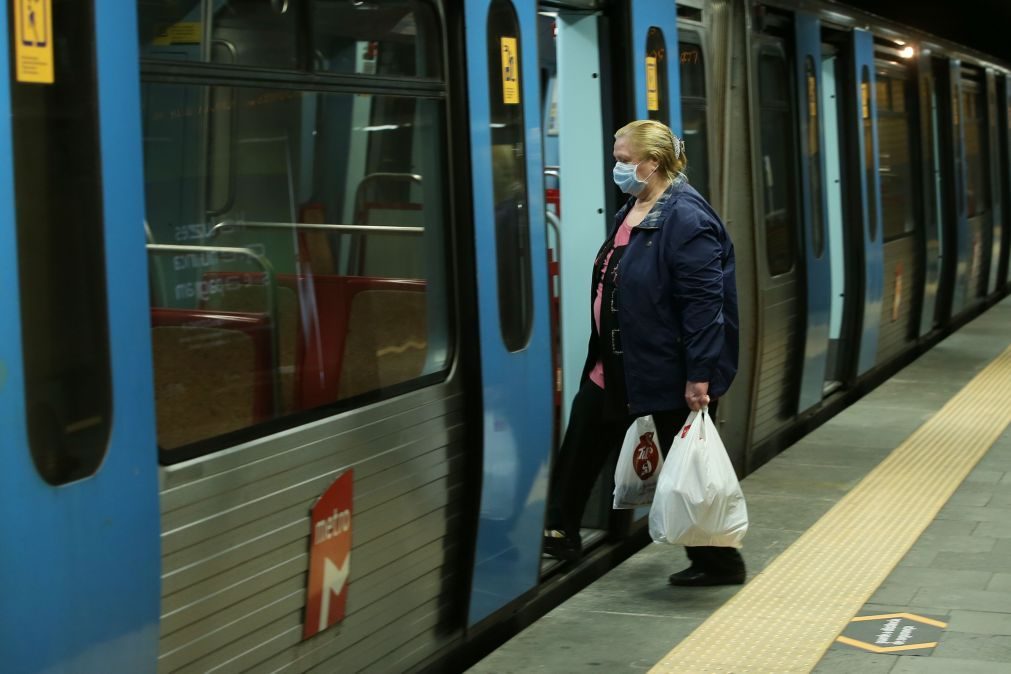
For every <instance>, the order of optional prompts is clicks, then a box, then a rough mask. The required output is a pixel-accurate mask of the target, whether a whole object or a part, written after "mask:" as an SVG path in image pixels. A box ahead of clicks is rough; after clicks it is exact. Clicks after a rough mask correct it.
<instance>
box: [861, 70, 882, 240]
mask: <svg viewBox="0 0 1011 674" xmlns="http://www.w3.org/2000/svg"><path fill="white" fill-rule="evenodd" d="M860 116H861V118H862V119H863V136H864V187H865V188H866V190H867V218H868V221H869V225H870V239H871V241H876V240H877V238H878V204H877V188H876V181H877V176H876V175H875V173H874V119H873V118H872V117H871V74H870V69H869V68H868V67H867V66H864V67H863V69H862V70H861V73H860Z"/></svg>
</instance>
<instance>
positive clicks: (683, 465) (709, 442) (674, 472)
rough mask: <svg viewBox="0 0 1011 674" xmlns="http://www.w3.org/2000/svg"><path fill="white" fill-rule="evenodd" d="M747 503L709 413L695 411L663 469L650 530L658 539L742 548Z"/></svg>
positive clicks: (686, 543) (672, 542) (661, 541)
mask: <svg viewBox="0 0 1011 674" xmlns="http://www.w3.org/2000/svg"><path fill="white" fill-rule="evenodd" d="M747 532H748V508H747V506H746V505H745V504H744V494H743V493H742V492H741V485H740V483H738V481H737V475H736V474H735V473H734V467H733V465H732V464H731V463H730V457H729V456H727V451H726V449H725V448H724V447H723V442H721V441H720V436H719V434H718V433H717V432H716V426H715V425H714V424H713V421H712V419H711V418H710V416H709V413H708V412H707V411H705V410H703V412H702V413H699V412H692V413H691V415H689V417H688V420H687V421H686V422H685V426H684V428H683V429H682V430H681V432H680V433H678V434H677V437H676V438H675V439H674V444H673V445H672V446H671V449H670V452H669V453H668V454H667V462H666V463H665V464H664V466H663V470H662V471H661V472H660V480H659V482H658V483H657V488H656V496H655V497H654V499H653V507H652V508H651V509H650V511H649V533H650V536H652V537H653V540H654V541H656V542H657V543H671V544H674V545H689V546H696V545H714V546H719V547H729V548H739V547H741V541H742V540H743V538H744V534H746V533H747Z"/></svg>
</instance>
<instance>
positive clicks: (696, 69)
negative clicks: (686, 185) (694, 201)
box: [679, 31, 710, 199]
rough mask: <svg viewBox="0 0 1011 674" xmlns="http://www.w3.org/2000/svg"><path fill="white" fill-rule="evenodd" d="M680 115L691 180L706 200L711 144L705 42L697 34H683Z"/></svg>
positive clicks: (681, 41)
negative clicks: (709, 140)
mask: <svg viewBox="0 0 1011 674" xmlns="http://www.w3.org/2000/svg"><path fill="white" fill-rule="evenodd" d="M679 38H680V45H681V47H680V48H681V57H680V61H681V115H682V118H683V123H684V141H685V154H687V155H688V156H689V157H690V158H691V164H690V165H689V167H688V177H689V179H690V180H691V183H692V185H693V186H694V187H695V189H697V190H698V191H699V194H701V195H702V196H703V197H705V198H706V199H709V198H710V194H709V142H708V137H707V134H708V124H707V119H706V114H707V112H706V63H705V57H704V53H703V50H702V40H701V39H700V37H699V35H698V33H696V32H694V31H681V33H680V36H679Z"/></svg>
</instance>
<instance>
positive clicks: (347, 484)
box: [302, 470, 353, 639]
mask: <svg viewBox="0 0 1011 674" xmlns="http://www.w3.org/2000/svg"><path fill="white" fill-rule="evenodd" d="M352 474H353V473H352V471H351V470H348V471H346V472H345V473H342V474H341V476H340V477H338V478H337V479H336V480H335V481H334V483H333V484H331V485H330V487H329V488H328V489H327V490H326V491H325V492H323V495H322V496H320V498H319V501H317V502H316V505H314V506H313V507H312V518H311V521H312V525H311V526H312V540H311V542H310V544H309V587H308V589H307V598H306V606H305V626H304V627H303V629H302V638H303V639H308V638H309V637H311V636H312V635H314V634H316V633H317V632H321V631H323V630H325V629H326V628H328V627H330V626H331V625H334V624H336V623H339V622H340V621H341V620H344V607H345V606H346V605H347V601H348V578H349V576H350V575H351V493H352V492H351V485H352Z"/></svg>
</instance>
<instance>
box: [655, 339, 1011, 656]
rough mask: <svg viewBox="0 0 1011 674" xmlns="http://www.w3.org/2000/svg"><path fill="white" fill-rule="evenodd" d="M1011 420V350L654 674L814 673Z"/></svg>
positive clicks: (705, 624) (976, 378)
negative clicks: (833, 644)
mask: <svg viewBox="0 0 1011 674" xmlns="http://www.w3.org/2000/svg"><path fill="white" fill-rule="evenodd" d="M1009 422H1011V347H1009V348H1008V349H1007V350H1005V351H1004V353H1002V354H1001V355H1000V356H998V357H997V358H996V359H995V360H994V361H993V362H991V363H990V364H989V365H988V366H987V367H986V368H985V369H984V370H983V371H982V372H980V373H979V374H978V375H976V377H974V378H973V379H972V381H970V382H969V383H968V384H967V385H966V386H965V388H963V389H962V390H961V391H959V392H958V393H957V394H956V395H955V396H954V397H953V398H952V399H951V400H949V401H948V402H947V404H945V405H944V407H942V408H941V409H940V410H939V411H938V412H937V414H935V415H934V416H933V417H931V418H930V419H929V420H928V421H927V422H926V423H924V424H923V425H922V426H921V427H920V428H918V429H917V430H916V431H915V432H913V434H912V435H910V436H909V438H907V439H906V440H905V441H904V442H903V443H902V444H901V445H899V446H898V447H897V448H896V449H895V450H894V451H893V452H892V453H891V454H889V455H888V457H887V458H885V460H884V461H882V462H881V464H880V465H878V466H877V467H876V468H875V469H874V470H873V471H871V472H870V473H869V474H868V475H867V476H866V477H865V478H864V479H863V480H862V481H861V482H860V483H859V484H858V485H857V486H856V487H854V488H853V490H852V491H851V492H850V493H849V494H847V495H846V496H845V497H843V498H842V500H840V501H839V502H838V503H836V505H835V506H834V507H833V508H832V509H831V510H830V511H829V512H827V513H826V514H825V515H824V516H823V517H822V518H821V519H820V520H818V522H817V523H815V525H814V526H812V527H811V528H810V529H808V530H807V531H806V532H805V533H804V534H803V535H802V536H801V537H800V538H798V539H797V541H796V542H795V543H794V544H793V545H791V546H790V547H789V548H787V550H786V551H785V552H783V554H782V555H780V556H779V557H778V558H777V559H776V560H775V561H773V562H772V564H770V565H769V566H768V567H767V568H766V569H765V570H764V571H763V572H762V573H761V574H759V575H758V576H756V577H755V578H754V579H753V580H751V581H750V582H749V583H748V584H747V585H746V586H744V588H742V589H741V591H740V592H738V593H737V594H736V595H735V596H734V597H733V598H732V599H731V600H730V601H728V602H727V603H726V604H724V605H723V606H722V607H721V608H720V609H719V610H718V611H716V612H715V613H714V614H713V615H712V616H711V617H710V618H709V619H708V620H707V621H706V622H705V623H703V624H702V625H701V626H699V628H698V629H696V630H695V631H694V632H693V633H692V634H691V635H689V636H688V637H687V638H686V639H685V640H684V641H682V642H681V643H680V644H678V646H677V647H675V648H674V650H672V651H671V652H670V653H668V654H667V655H666V656H665V657H664V658H663V659H662V660H661V661H660V662H659V663H657V664H656V666H655V667H654V668H653V669H652V670H650V671H651V672H657V673H659V672H676V673H678V674H686V673H687V674H703V673H709V672H720V673H722V672H733V673H734V674H741V673H743V672H770V673H771V672H775V673H777V674H779V673H784V672H809V671H811V669H813V668H814V667H815V665H817V664H818V661H819V660H820V659H821V657H822V656H823V655H824V653H825V650H826V649H827V648H828V647H829V646H830V645H831V644H832V642H833V641H834V640H835V638H836V636H837V635H838V634H839V633H840V632H842V630H843V629H844V628H845V627H846V623H847V622H848V621H849V620H850V618H852V617H853V616H854V614H856V612H857V611H858V610H859V609H860V608H861V607H862V606H863V605H864V604H865V603H867V600H868V599H869V598H870V597H871V595H872V594H873V593H874V591H875V589H877V587H878V586H879V585H881V583H882V582H883V581H884V580H885V578H887V577H888V574H889V573H890V572H891V571H892V569H893V568H894V567H895V565H896V564H897V563H898V562H899V560H901V559H902V557H903V556H904V555H905V553H906V552H907V551H908V550H909V548H910V547H911V546H912V545H913V543H914V542H915V541H916V539H917V538H919V536H920V534H921V533H922V532H923V530H924V529H925V528H926V527H927V525H929V524H930V523H931V521H933V519H934V517H935V516H936V515H937V512H938V510H940V509H941V506H943V505H944V503H945V502H946V501H947V500H948V498H949V497H950V496H951V494H952V493H953V492H954V491H955V489H957V488H958V486H959V484H961V482H962V480H963V479H965V476H966V475H967V474H968V473H969V471H970V470H972V468H973V466H975V465H976V463H977V462H978V461H979V460H980V459H981V458H982V457H983V455H984V454H986V452H987V450H988V449H989V448H990V446H991V445H993V443H994V442H996V440H997V438H998V437H1000V434H1001V433H1002V432H1003V431H1004V428H1005V427H1006V426H1007V425H1008V423H1009Z"/></svg>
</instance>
